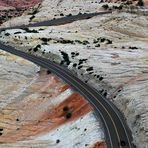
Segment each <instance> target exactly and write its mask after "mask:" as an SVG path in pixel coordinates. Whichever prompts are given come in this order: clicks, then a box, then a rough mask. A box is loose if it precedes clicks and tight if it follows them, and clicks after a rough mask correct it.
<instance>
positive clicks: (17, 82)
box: [0, 51, 105, 148]
mask: <svg viewBox="0 0 148 148" xmlns="http://www.w3.org/2000/svg"><path fill="white" fill-rule="evenodd" d="M0 55H1V56H0V67H1V71H0V147H1V148H8V147H14V148H16V147H19V148H20V147H25V148H30V147H37V148H47V147H51V148H61V147H66V148H70V147H82V148H84V147H96V148H98V147H99V148H104V147H105V143H104V140H103V139H104V134H103V131H102V125H101V124H99V122H98V119H97V120H96V118H95V116H94V114H93V112H92V109H91V107H90V105H89V104H88V102H86V101H85V100H84V98H83V97H82V96H80V95H79V94H78V93H76V92H73V91H72V90H71V89H70V88H69V86H68V85H67V84H65V83H64V82H62V81H61V80H60V79H58V78H57V77H55V76H53V75H52V74H51V73H50V71H47V70H45V69H40V68H39V67H37V66H36V65H34V64H32V63H30V62H28V61H26V60H23V59H21V58H18V57H16V56H13V55H11V54H8V53H6V52H2V51H0ZM96 143H98V144H97V145H98V147H97V145H96ZM94 145H95V146H94Z"/></svg>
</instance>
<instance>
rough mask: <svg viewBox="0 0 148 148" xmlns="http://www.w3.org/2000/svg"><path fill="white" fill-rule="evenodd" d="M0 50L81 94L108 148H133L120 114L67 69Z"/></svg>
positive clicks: (35, 58) (16, 52)
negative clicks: (98, 119) (49, 73)
mask: <svg viewBox="0 0 148 148" xmlns="http://www.w3.org/2000/svg"><path fill="white" fill-rule="evenodd" d="M0 49H2V50H4V51H7V52H10V53H12V54H15V55H17V56H20V57H23V58H25V59H27V60H29V61H32V62H34V63H35V64H37V65H39V66H41V67H44V68H46V69H49V70H50V71H52V72H53V73H54V74H56V75H57V76H59V77H60V78H62V79H63V80H64V81H65V82H67V83H68V84H69V85H71V86H72V87H73V88H74V89H76V90H77V91H78V92H79V93H80V94H82V95H83V96H84V97H85V98H86V99H87V100H88V101H89V103H90V104H91V105H92V107H93V108H94V111H95V113H96V115H97V116H98V117H101V119H102V122H103V125H104V129H105V135H106V141H107V145H108V147H109V148H110V147H111V148H134V147H135V146H134V145H133V143H132V141H133V139H132V135H131V132H130V131H129V128H128V126H127V124H126V122H125V121H124V120H123V119H124V118H123V116H122V114H121V113H120V112H119V110H118V109H117V108H116V107H115V105H113V104H112V102H110V101H109V100H107V99H105V98H104V97H103V96H102V95H101V94H99V93H98V92H97V91H96V90H95V89H93V88H91V87H90V86H89V85H87V84H86V83H84V82H83V81H81V80H80V79H78V78H77V77H76V76H74V75H73V74H72V73H71V72H70V71H69V70H68V69H66V68H64V67H62V66H60V65H58V64H56V63H53V62H51V61H49V60H48V59H44V58H42V57H36V56H34V55H30V54H28V53H25V52H22V51H19V50H16V49H15V48H13V47H11V46H6V45H4V44H2V43H0Z"/></svg>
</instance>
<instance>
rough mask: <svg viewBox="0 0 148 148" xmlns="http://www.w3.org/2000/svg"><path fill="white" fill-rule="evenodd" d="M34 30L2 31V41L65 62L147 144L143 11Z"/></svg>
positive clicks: (147, 29)
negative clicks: (123, 117)
mask: <svg viewBox="0 0 148 148" xmlns="http://www.w3.org/2000/svg"><path fill="white" fill-rule="evenodd" d="M33 29H34V30H37V32H36V33H29V32H27V31H26V30H21V29H18V30H6V31H4V32H2V33H1V35H2V37H1V40H2V41H5V42H8V43H9V44H11V45H12V46H15V47H17V48H18V49H20V50H23V51H25V52H29V53H30V54H35V55H40V56H43V57H46V58H47V57H48V58H50V59H51V60H53V61H56V62H57V63H61V64H65V65H67V66H68V68H69V69H71V70H72V71H73V72H74V73H75V74H77V75H78V77H79V78H80V79H82V80H84V81H85V82H88V83H89V84H90V85H92V86H94V87H95V88H97V89H98V91H100V92H102V94H103V95H104V96H107V98H108V99H111V100H113V102H114V103H115V104H116V105H117V106H118V108H119V109H120V110H121V111H122V112H123V113H124V115H125V117H126V119H127V122H128V125H129V127H130V129H131V131H132V133H133V137H134V142H135V144H136V145H137V147H138V148H146V146H147V141H148V137H147V131H148V118H147V116H148V110H147V109H148V102H147V95H148V93H147V92H148V90H147V88H148V86H147V84H148V81H147V77H148V66H147V65H148V60H147V59H148V50H147V47H148V19H147V16H146V15H139V14H130V13H127V12H126V13H125V12H122V13H118V14H117V13H114V14H113V15H112V14H111V15H104V16H97V17H93V18H92V19H87V20H81V21H77V22H73V23H71V24H65V25H61V26H52V27H40V28H30V30H33ZM16 32H20V33H18V34H15V33H16ZM8 33H9V34H10V35H8ZM5 34H6V35H5ZM22 43H23V44H22ZM63 55H65V56H66V57H67V58H65V56H63Z"/></svg>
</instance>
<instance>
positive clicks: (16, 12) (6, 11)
mask: <svg viewBox="0 0 148 148" xmlns="http://www.w3.org/2000/svg"><path fill="white" fill-rule="evenodd" d="M41 1H42V0H29V1H26V0H13V1H12V0H0V25H1V24H2V23H4V22H5V21H8V20H9V19H11V18H14V17H18V16H21V15H22V14H23V13H24V11H26V10H27V9H28V8H30V7H33V6H34V5H36V4H38V3H39V2H41Z"/></svg>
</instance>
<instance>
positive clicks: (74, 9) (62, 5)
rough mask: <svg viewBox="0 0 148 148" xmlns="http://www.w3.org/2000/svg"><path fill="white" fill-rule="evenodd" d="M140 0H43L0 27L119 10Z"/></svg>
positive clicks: (136, 3)
mask: <svg viewBox="0 0 148 148" xmlns="http://www.w3.org/2000/svg"><path fill="white" fill-rule="evenodd" d="M139 1H141V0H131V1H129V0H122V1H118V0H117V1H116V2H114V1H110V0H77V1H75V0H68V1H66V0H44V1H43V2H42V3H40V4H38V5H36V6H35V7H33V8H30V9H28V10H27V11H25V12H24V14H23V16H21V17H17V18H13V19H11V20H9V21H7V22H6V23H4V24H2V26H1V27H12V26H16V25H17V26H18V25H22V24H32V23H36V22H40V21H45V20H51V19H57V18H61V17H64V16H71V15H77V14H84V13H94V12H100V11H108V10H112V9H113V10H121V9H122V8H123V6H124V7H127V8H128V7H129V6H135V5H140V4H141V3H140V4H139V3H138V2H139Z"/></svg>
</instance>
